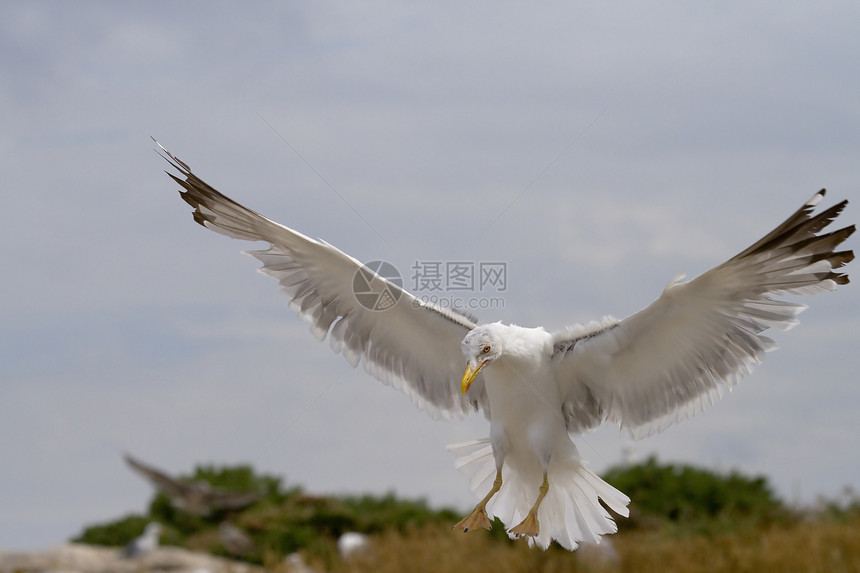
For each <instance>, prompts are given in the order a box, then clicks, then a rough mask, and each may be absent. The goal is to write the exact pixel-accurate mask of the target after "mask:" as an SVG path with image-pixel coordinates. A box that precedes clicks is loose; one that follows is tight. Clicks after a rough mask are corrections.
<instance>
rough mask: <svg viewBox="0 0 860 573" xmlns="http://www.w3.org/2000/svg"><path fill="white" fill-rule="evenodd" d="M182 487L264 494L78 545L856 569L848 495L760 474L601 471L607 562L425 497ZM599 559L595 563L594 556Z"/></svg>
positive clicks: (159, 505) (223, 474)
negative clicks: (359, 541) (812, 495)
mask: <svg viewBox="0 0 860 573" xmlns="http://www.w3.org/2000/svg"><path fill="white" fill-rule="evenodd" d="M184 477H185V479H193V480H204V481H208V482H209V483H211V484H212V485H213V486H216V487H220V488H228V489H232V490H238V491H265V492H266V496H265V497H264V498H263V499H261V500H260V501H258V502H257V503H255V504H254V505H252V506H250V507H248V508H247V509H245V510H242V511H241V512H232V513H229V512H221V513H218V514H215V515H210V516H206V517H199V516H194V515H189V514H187V513H184V512H182V511H179V510H177V509H175V508H174V507H173V506H172V505H170V502H169V500H168V499H167V498H166V497H165V496H164V495H162V494H158V495H156V496H155V498H154V499H153V500H152V502H151V503H150V505H149V510H148V512H147V514H146V515H132V516H128V517H125V518H123V519H120V520H118V521H115V522H113V523H109V524H105V525H97V526H93V527H89V528H87V529H86V530H85V531H84V532H83V533H82V534H81V535H80V536H79V537H78V538H76V539H75V541H77V542H82V543H92V544H99V545H112V546H122V545H125V544H126V543H128V542H129V541H130V540H131V539H133V538H134V537H136V536H137V535H139V534H140V533H141V532H142V530H143V528H144V526H145V525H146V523H148V522H150V521H158V522H160V523H161V524H162V525H163V526H164V531H163V533H162V536H161V542H162V543H163V544H166V545H177V546H183V547H187V548H189V549H193V550H196V551H207V552H211V553H214V554H218V555H223V556H230V557H233V558H239V559H243V560H246V561H250V562H252V563H261V564H265V565H266V566H268V567H269V568H270V569H276V570H279V569H280V568H281V566H280V565H279V564H280V563H282V559H283V556H285V555H288V554H290V553H292V552H295V551H299V552H301V553H302V554H303V555H304V556H305V558H306V559H307V560H309V561H311V562H312V563H313V564H314V565H316V566H317V568H318V569H321V570H334V571H348V572H356V573H357V572H363V571H403V570H410V571H449V570H450V571H457V572H458V573H465V572H467V571H489V570H493V571H547V572H549V571H855V572H860V498H858V497H857V496H856V495H854V493H853V491H851V490H846V492H845V494H844V495H843V496H842V498H841V499H839V500H831V501H828V500H822V502H821V503H820V504H819V507H817V508H816V509H815V510H805V511H800V510H796V509H791V508H788V507H786V506H785V504H784V503H783V502H782V501H781V500H780V499H779V498H778V497H777V496H776V495H775V494H774V493H773V490H772V489H771V487H770V485H769V483H768V481H767V479H766V478H764V477H747V476H743V475H741V474H739V473H737V472H730V473H727V474H719V473H715V472H712V471H708V470H704V469H701V468H694V467H690V466H685V465H672V464H660V463H658V461H657V460H656V458H653V457H652V458H649V459H648V460H646V461H645V462H643V463H641V464H637V465H632V466H629V467H617V468H613V469H611V470H609V471H608V472H607V474H606V475H605V476H604V478H605V479H606V480H607V481H609V482H610V483H612V484H613V485H615V486H616V487H618V488H619V489H621V490H622V491H624V492H625V493H627V494H628V495H629V496H630V497H631V499H632V500H633V501H632V502H631V506H630V507H631V517H630V518H629V519H624V518H618V520H617V521H618V523H619V527H620V532H619V533H618V534H617V535H613V536H611V537H609V539H610V543H611V546H612V547H613V549H614V551H615V555H614V557H612V558H611V559H610V558H607V557H606V555H600V554H599V552H598V551H596V550H595V548H586V550H584V551H583V550H580V551H577V552H575V553H569V552H567V551H564V550H562V549H560V548H558V547H555V546H552V547H550V549H549V550H548V551H545V552H544V551H537V550H530V549H528V547H527V544H526V542H525V541H523V540H520V541H511V540H509V539H508V537H507V535H506V534H505V532H504V529H503V527H502V526H501V524H500V523H499V522H496V523H495V524H494V527H493V531H492V533H490V534H487V533H485V532H474V533H470V534H468V535H462V534H455V533H453V532H452V531H451V529H450V528H451V525H452V524H453V523H455V522H456V521H457V520H459V518H460V517H462V515H461V511H454V510H452V509H440V510H437V509H431V508H429V507H428V506H427V504H426V502H425V501H423V500H417V501H416V500H403V499H398V498H397V497H395V496H394V495H393V494H388V495H385V496H382V497H379V496H369V495H367V496H314V495H309V494H306V493H305V492H304V491H303V490H302V488H300V487H292V488H285V487H284V486H283V484H282V483H281V480H280V478H276V477H273V476H266V475H262V476H258V475H255V474H254V472H253V471H252V469H251V468H250V467H248V466H238V467H225V468H216V467H213V466H202V467H198V468H197V469H196V471H195V473H194V475H191V476H184ZM222 521H229V522H230V523H232V524H233V525H235V526H236V527H239V528H241V529H242V530H244V531H245V532H247V533H248V535H249V536H250V537H251V538H252V540H253V542H254V546H255V547H254V549H253V550H250V551H247V552H245V553H243V554H239V555H235V554H234V555H229V553H228V551H227V549H226V547H224V546H223V543H222V541H221V538H220V536H219V533H218V526H219V524H220V523H221V522H222ZM346 531H357V532H361V533H365V534H368V535H370V536H372V538H373V540H374V546H375V547H377V548H380V547H384V550H383V551H371V552H369V553H367V554H363V555H360V556H358V557H357V558H355V559H352V560H349V561H347V562H344V561H341V560H340V559H338V557H337V553H336V550H335V541H336V539H337V538H338V537H339V536H340V535H341V534H342V533H344V532H346ZM595 553H597V554H598V555H597V556H596V557H595Z"/></svg>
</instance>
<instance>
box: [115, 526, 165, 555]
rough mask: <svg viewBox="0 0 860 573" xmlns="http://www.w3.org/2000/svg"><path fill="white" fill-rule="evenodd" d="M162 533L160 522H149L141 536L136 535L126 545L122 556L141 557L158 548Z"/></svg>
mask: <svg viewBox="0 0 860 573" xmlns="http://www.w3.org/2000/svg"><path fill="white" fill-rule="evenodd" d="M160 535H161V524H160V523H155V522H152V523H148V524H146V527H145V528H144V530H143V534H142V535H141V536H140V537H136V538H135V539H133V540H132V541H131V543H129V544H128V545H126V546H125V549H123V551H122V556H123V557H127V558H132V557H140V556H142V555H146V554H147V553H151V552H152V551H155V550H156V549H158V537H159V536H160Z"/></svg>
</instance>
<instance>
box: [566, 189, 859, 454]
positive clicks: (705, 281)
mask: <svg viewBox="0 0 860 573" xmlns="http://www.w3.org/2000/svg"><path fill="white" fill-rule="evenodd" d="M823 196H824V190H822V191H820V192H819V193H817V194H816V195H815V196H813V197H812V199H810V200H809V201H808V202H807V203H806V204H804V205H803V207H801V208H800V209H799V210H798V211H797V212H795V213H794V214H793V215H792V216H791V217H789V218H788V219H787V220H786V221H785V222H784V223H782V224H781V225H779V226H778V227H776V228H775V229H774V230H773V231H771V232H770V233H768V234H767V235H765V236H764V237H763V238H762V239H761V240H759V241H757V242H756V243H755V244H753V245H752V246H750V247H749V248H748V249H745V250H744V251H742V252H741V253H740V254H738V255H737V256H735V257H733V258H732V259H730V260H729V261H727V262H725V263H723V264H722V265H719V266H717V267H715V268H713V269H711V270H709V271H707V272H706V273H704V274H702V275H701V276H699V277H697V278H696V279H694V280H692V281H689V282H682V281H681V280H679V279H676V280H674V281H672V282H671V283H670V284H669V286H667V287H666V289H665V290H664V291H663V294H662V295H661V296H660V297H659V298H658V299H657V300H656V301H654V303H652V304H651V305H650V306H648V307H647V308H645V309H644V310H642V311H640V312H638V313H636V314H634V315H632V316H630V317H628V318H626V319H624V320H622V321H620V322H618V321H615V320H613V319H605V320H604V321H603V322H601V323H596V324H594V325H590V326H585V327H577V328H574V329H570V330H568V331H564V332H559V333H556V334H555V335H554V341H555V350H556V352H555V354H554V356H553V363H554V365H555V369H556V375H557V379H558V383H559V385H560V388H561V391H562V395H563V400H564V406H563V407H564V412H565V415H566V419H567V423H568V429H569V430H570V431H571V432H581V431H584V430H587V429H589V428H592V427H594V426H596V425H597V424H599V423H601V422H602V421H604V420H609V421H613V422H618V423H620V424H621V425H622V427H625V428H627V429H628V430H630V431H631V432H632V433H633V435H634V436H637V437H638V436H642V435H647V434H649V433H653V432H655V431H659V430H662V429H663V428H665V427H666V426H668V425H670V424H672V423H673V422H675V421H677V420H680V419H684V418H687V417H689V416H691V415H693V414H695V413H697V412H699V411H700V410H701V409H702V408H704V407H705V406H707V405H708V404H710V403H711V402H713V401H714V400H716V399H717V398H719V397H720V396H721V395H722V392H723V390H724V389H726V388H727V389H731V387H732V386H734V385H735V384H736V383H737V381H738V379H739V377H740V376H742V375H744V374H747V373H749V372H750V371H751V370H752V368H753V367H754V366H755V365H757V364H758V363H760V362H761V360H762V358H763V356H764V353H765V352H766V351H768V350H771V349H773V348H776V344H775V343H774V342H773V340H771V339H770V338H768V337H767V336H765V335H764V334H763V333H764V332H765V331H766V330H767V329H769V328H773V327H776V328H780V329H783V330H787V329H789V328H791V327H792V326H794V325H795V324H797V319H796V315H797V314H798V313H800V312H801V311H803V310H804V309H805V308H806V307H805V306H804V305H801V304H797V303H793V302H787V301H785V300H780V299H778V298H776V296H777V295H784V294H812V293H817V292H821V291H826V290H834V289H835V288H836V287H837V285H844V284H847V283H848V276H847V275H845V274H842V273H839V272H836V269H839V268H840V267H842V266H843V265H845V264H846V263H848V262H849V261H851V260H852V259H853V258H854V253H853V252H852V251H836V250H835V249H836V248H837V247H838V246H839V245H840V244H841V243H842V242H843V241H844V240H845V239H847V238H848V237H849V236H850V235H851V234H852V233H853V232H854V226H853V225H851V226H849V227H845V228H843V229H839V230H837V231H834V232H831V233H824V234H822V233H820V231H821V230H822V229H824V228H825V227H826V226H827V225H829V224H830V223H831V222H832V221H833V220H834V219H835V218H836V217H837V216H838V215H839V214H840V213H841V212H842V210H843V209H844V208H845V205H846V204H847V201H842V202H840V203H838V204H836V205H834V206H833V207H830V208H829V209H826V210H824V211H822V212H821V213H819V214H818V215H814V216H813V214H812V212H813V210H814V207H815V206H816V205H817V204H818V202H819V201H820V200H821V199H822V197H823Z"/></svg>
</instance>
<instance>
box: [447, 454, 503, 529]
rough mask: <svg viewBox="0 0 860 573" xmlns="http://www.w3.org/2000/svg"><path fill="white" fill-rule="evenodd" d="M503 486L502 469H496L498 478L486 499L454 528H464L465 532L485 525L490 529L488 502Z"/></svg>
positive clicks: (485, 527)
mask: <svg viewBox="0 0 860 573" xmlns="http://www.w3.org/2000/svg"><path fill="white" fill-rule="evenodd" d="M501 487H502V470H500V469H499V470H496V479H495V480H494V481H493V487H492V488H490V491H489V493H487V495H485V496H484V499H482V500H481V501H479V502H478V505H476V506H475V509H473V510H472V513H470V514H469V515H467V516H466V517H464V518H463V519H461V520H460V522H459V523H457V525H455V526H454V527H453V528H452V529H462V530H463V532H464V533H465V532H467V531H469V530H470V529H475V528H478V527H483V528H484V529H490V519H489V517H487V509H486V507H487V503H488V502H489V501H490V498H492V497H493V496H494V495H496V492H498V491H499V489H501Z"/></svg>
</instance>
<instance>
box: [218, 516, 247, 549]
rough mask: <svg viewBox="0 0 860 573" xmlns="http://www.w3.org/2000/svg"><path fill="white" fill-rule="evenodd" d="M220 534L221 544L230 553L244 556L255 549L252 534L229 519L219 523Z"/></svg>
mask: <svg viewBox="0 0 860 573" xmlns="http://www.w3.org/2000/svg"><path fill="white" fill-rule="evenodd" d="M218 535H219V536H220V538H221V545H223V546H224V549H226V550H227V552H228V553H229V554H230V555H235V556H242V555H245V554H247V553H250V552H251V551H253V550H254V540H253V539H251V536H250V535H248V534H247V533H246V532H245V531H243V530H242V529H240V528H238V527H236V526H235V525H233V524H232V523H230V522H228V521H222V522H221V523H220V524H219V525H218Z"/></svg>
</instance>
